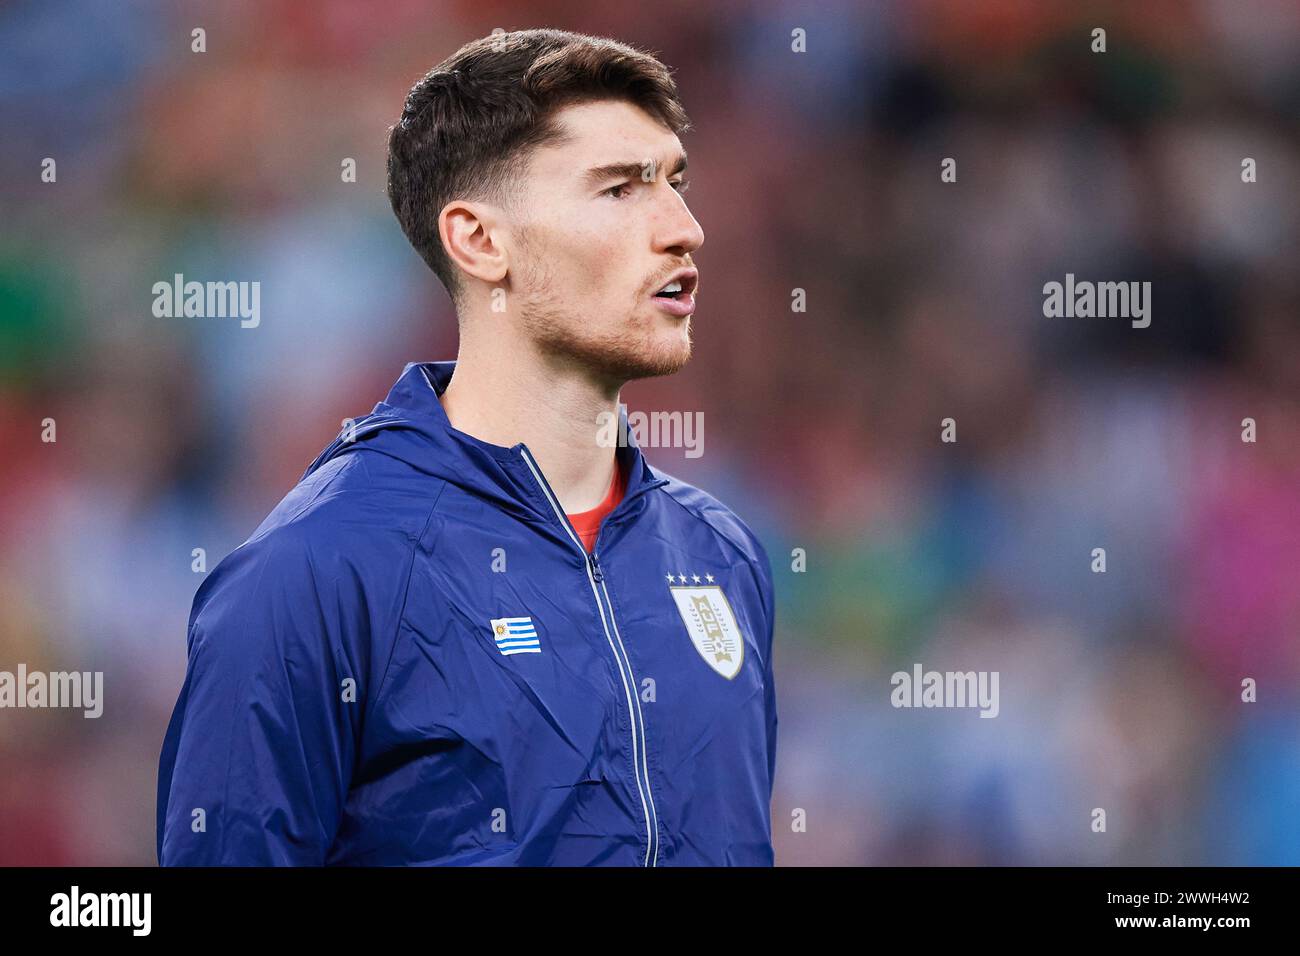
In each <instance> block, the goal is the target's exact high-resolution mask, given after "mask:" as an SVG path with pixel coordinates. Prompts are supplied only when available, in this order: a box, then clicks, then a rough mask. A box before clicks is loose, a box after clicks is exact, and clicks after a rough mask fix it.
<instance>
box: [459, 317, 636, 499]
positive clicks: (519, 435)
mask: <svg viewBox="0 0 1300 956" xmlns="http://www.w3.org/2000/svg"><path fill="white" fill-rule="evenodd" d="M512 345H513V348H508V350H507V351H508V354H503V350H502V349H499V348H497V347H496V346H495V345H491V346H486V345H485V346H480V347H476V346H475V344H474V342H473V341H472V340H471V341H466V340H464V339H462V342H461V347H460V351H459V354H458V355H457V358H456V370H455V372H454V373H453V374H452V377H451V382H450V383H449V384H448V385H447V388H446V389H445V390H444V391H443V393H442V407H443V410H444V411H445V412H446V413H447V419H448V421H450V422H451V426H452V427H453V428H455V429H456V430H457V431H462V432H464V433H465V434H467V435H470V436H472V437H474V438H477V439H478V440H479V441H484V442H487V443H489V444H492V445H502V446H506V447H509V446H510V445H513V444H515V443H516V442H523V443H524V444H525V445H527V446H528V450H529V451H531V452H532V453H533V457H534V458H536V459H537V465H538V467H539V468H541V470H542V474H544V475H545V476H546V481H547V483H548V484H549V485H550V486H551V490H552V491H554V492H555V495H556V497H557V498H558V499H559V502H560V507H561V508H563V509H564V511H565V513H566V514H577V513H578V512H581V511H588V510H590V509H592V508H594V507H596V506H597V505H598V504H600V503H601V501H603V500H604V498H605V495H606V494H607V493H608V492H609V486H610V483H611V482H612V481H613V480H614V468H615V452H616V450H617V449H616V448H613V447H604V446H602V445H600V444H598V443H597V441H596V438H597V434H598V432H599V431H600V423H601V422H602V421H604V420H605V419H603V418H602V417H601V413H602V412H608V413H611V414H613V415H615V416H617V415H618V397H619V388H618V387H617V386H614V385H610V384H601V383H599V382H596V381H594V380H592V379H591V378H590V377H589V376H584V375H582V374H580V373H578V372H576V371H574V370H572V369H567V370H566V369H563V368H555V367H554V366H553V365H552V364H551V363H548V362H547V361H546V360H545V359H544V358H542V357H540V356H537V355H535V354H534V353H533V351H532V350H531V349H530V348H528V347H527V346H525V345H523V344H521V343H512Z"/></svg>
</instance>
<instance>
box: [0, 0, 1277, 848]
mask: <svg viewBox="0 0 1300 956" xmlns="http://www.w3.org/2000/svg"><path fill="white" fill-rule="evenodd" d="M536 26H554V27H561V28H566V29H573V30H578V31H581V32H587V33H593V34H599V35H608V36H612V37H615V38H617V39H620V40H623V41H625V42H629V43H632V44H634V45H637V46H639V47H641V48H643V49H649V50H651V51H654V52H657V53H658V54H659V55H660V56H661V58H662V59H663V60H664V61H665V62H666V63H667V64H669V65H670V66H671V67H673V68H674V69H675V71H676V77H677V80H678V84H679V87H680V90H681V93H682V96H683V99H684V102H685V105H686V107H687V110H688V111H689V113H690V115H691V118H692V120H693V122H694V124H695V129H694V130H693V131H691V132H689V133H688V134H687V135H686V137H685V138H684V141H685V144H686V146H687V148H688V149H689V151H690V155H691V178H692V181H693V185H692V188H691V192H690V193H689V194H688V196H687V198H688V201H689V203H690V205H691V208H692V211H693V212H694V214H695V215H696V217H697V218H698V219H699V221H700V223H701V225H702V226H703V227H704V230H705V233H706V236H707V239H706V242H705V244H704V246H703V247H702V248H701V250H700V251H699V252H698V253H697V254H696V256H695V260H696V262H697V263H698V264H699V266H700V268H701V272H702V276H703V282H702V290H701V296H700V309H699V312H698V313H697V315H696V317H695V320H694V328H695V357H694V358H693V360H692V362H691V364H690V365H689V366H688V368H687V369H686V370H685V371H683V372H682V373H681V374H679V375H678V376H675V377H673V378H671V379H660V380H652V381H644V382H637V383H633V384H630V385H629V386H628V387H627V388H626V389H625V391H624V394H623V400H624V401H625V402H627V403H628V405H629V407H630V408H631V409H634V410H635V409H642V410H647V411H650V410H656V409H666V410H682V411H688V412H692V411H702V412H703V413H704V424H705V429H704V434H705V445H704V448H705V453H704V455H703V457H700V458H689V457H687V456H686V454H685V451H684V450H683V449H673V448H648V449H646V450H647V454H648V455H649V458H650V460H651V461H652V462H653V463H654V464H656V465H657V466H659V467H660V468H662V469H664V470H666V471H668V472H670V473H673V474H676V475H678V476H680V477H682V478H684V479H686V480H688V481H691V482H693V483H695V484H698V485H700V486H701V487H703V488H705V489H707V490H709V491H711V492H712V493H714V494H715V495H717V496H718V497H719V498H721V499H722V500H723V501H725V502H727V503H728V504H729V505H731V506H732V507H733V508H734V509H735V510H736V511H737V512H738V513H740V514H741V515H742V516H743V517H745V518H746V519H747V520H748V521H749V523H750V524H751V525H752V526H753V527H754V528H755V530H756V531H757V532H758V533H759V534H760V536H761V537H762V538H763V540H764V541H765V543H766V544H767V546H768V550H769V552H770V553H771V555H772V557H773V562H774V565H775V572H776V581H777V587H778V604H777V617H778V621H777V651H776V680H777V689H778V700H779V713H780V745H779V753H778V773H777V782H776V793H775V797H774V801H773V830H774V842H775V845H776V851H777V861H778V864H779V865H786V864H814V865H820V864H1074V863H1080V864H1153V865H1164V864H1228V865H1239V864H1291V865H1297V864H1300V812H1298V811H1300V418H1298V416H1297V411H1298V407H1297V403H1298V399H1300V270H1297V262H1298V261H1300V257H1298V256H1297V252H1298V251H1300V248H1298V242H1297V239H1298V237H1300V202H1297V198H1296V197H1297V186H1298V184H1300V123H1298V122H1297V119H1298V117H1300V58H1298V57H1297V56H1296V50H1297V49H1300V5H1297V4H1296V3H1294V2H1288V0H1276V2H1235V0H1233V2H1230V0H1189V2H1143V3H1140V4H1136V3H1123V4H1120V3H1105V4H1096V5H1093V4H1088V3H1069V4H1067V3H1052V2H1047V3H1041V2H1009V0H981V2H979V3H969V2H965V0H948V2H942V0H908V2H902V0H900V2H876V0H857V2H852V3H849V2H838V0H829V2H822V0H818V2H812V0H808V2H802V3H800V2H779V0H773V2H740V0H730V2H719V3H709V4H698V3H691V2H661V3H653V4H640V3H614V4H586V3H577V2H572V3H559V2H556V3H542V2H539V3H519V2H503V0H473V2H468V0H464V2H446V3H425V2H415V0H389V2H384V3H373V4H371V3H361V2H342V0H328V2H317V3H306V2H302V3H299V2H287V0H257V2H253V0H239V2H221V3H210V4H208V3H204V4H198V3H185V2H178V3H172V2H167V3H164V2H162V0H156V2H124V3H112V4H109V3H99V2H93V0H76V2H72V0H44V2H16V3H10V4H7V5H5V7H4V8H3V10H0V136H2V137H3V142H2V145H0V202H2V207H0V222H2V223H3V232H2V234H0V439H2V441H3V445H2V447H0V669H7V670H14V669H15V668H16V665H17V664H18V663H19V662H23V663H26V664H27V666H28V668H29V669H30V670H46V671H51V670H81V671H95V670H100V671H103V672H104V674H105V678H104V680H105V697H106V701H105V707H104V715H103V716H102V717H101V718H99V719H98V720H87V719H84V718H82V716H81V715H80V712H77V711H44V712H42V711H30V710H24V711H14V710H10V711H0V863H3V864H86V865H103V864H138V865H150V864H152V863H154V862H155V844H154V825H155V819H154V811H155V787H156V781H157V764H158V753H159V748H160V745H161V742H162V737H163V733H164V730H165V727H166V723H167V720H168V718H169V716H170V714H171V710H172V707H173V705H174V703H175V700H176V696H177V693H178V692H179V690H180V686H181V682H182V679H183V676H184V671H185V660H186V654H185V634H186V621H187V618H188V614H189V610H190V605H191V601H192V598H193V595H194V592H195V590H196V588H197V587H198V585H199V583H200V581H201V580H202V574H200V573H195V572H194V571H192V570H191V562H192V560H193V558H192V552H193V550H194V549H195V548H203V549H205V551H206V555H207V567H208V568H209V569H211V568H212V567H213V566H215V564H216V562H217V561H218V560H219V559H220V558H221V557H222V556H224V555H225V554H227V553H228V552H229V551H231V550H233V549H234V548H235V547H237V546H238V545H239V544H240V543H241V542H242V541H243V540H244V539H245V538H246V537H247V536H248V535H249V534H250V533H251V532H252V530H253V528H254V527H255V526H256V525H257V524H258V523H259V522H260V520H261V518H262V517H263V516H264V515H265V514H266V513H267V512H268V511H269V510H270V509H271V508H272V507H273V506H274V505H275V503H276V502H277V501H278V500H279V499H280V498H281V497H282V496H283V495H284V494H285V493H286V492H287V491H288V489H289V488H290V487H291V486H292V485H293V484H294V482H295V481H296V480H297V479H298V478H299V477H300V475H301V474H302V471H303V469H304V468H305V467H306V465H307V464H308V463H309V462H310V461H311V460H312V458H313V457H314V456H315V455H316V453H317V452H318V451H319V450H320V449H321V448H322V447H324V446H325V445H326V444H327V443H328V442H329V441H330V440H331V439H332V438H333V437H334V435H335V434H336V433H337V432H338V430H339V428H340V424H341V421H342V419H344V418H345V417H348V416H359V415H363V414H365V413H367V412H369V411H370V409H371V408H372V407H373V405H374V404H375V403H376V402H377V401H379V400H381V399H382V398H383V396H384V394H385V393H386V391H387V389H388V387H389V385H390V384H391V383H392V382H393V381H394V380H395V379H396V378H397V376H398V374H399V373H400V372H401V370H402V367H403V365H404V364H405V363H406V362H408V361H417V360H419V361H427V360H435V359H445V358H454V357H455V351H456V323H455V317H454V314H453V313H452V311H451V308H450V304H449V302H448V301H447V299H446V297H445V294H444V293H443V291H442V289H441V287H440V286H438V285H437V283H436V280H435V279H434V277H433V275H432V273H430V272H429V271H428V270H427V269H426V268H425V267H424V266H423V264H422V263H421V261H420V260H419V258H418V257H417V255H416V254H415V253H414V252H413V251H412V250H411V249H410V248H409V247H408V246H407V244H406V241H405V239H404V238H403V237H402V234H401V232H400V230H399V228H398V226H397V222H396V220H395V219H394V217H393V215H392V213H391V211H390V209H389V207H388V203H387V200H386V198H385V196H384V157H385V137H386V130H387V127H388V126H389V125H390V124H391V123H392V122H393V121H394V120H395V119H396V118H397V116H398V115H399V113H400V108H401V105H402V101H403V99H404V97H405V94H406V91H407V90H408V89H409V87H410V86H411V84H412V83H413V82H414V81H415V80H416V79H417V78H418V77H419V76H420V75H422V74H423V73H424V72H425V71H427V70H428V69H429V68H430V67H432V66H433V65H434V64H436V63H437V62H439V61H440V60H442V59H444V58H445V57H446V56H448V55H450V54H451V53H452V52H454V51H455V50H456V49H457V48H458V47H459V46H460V45H461V44H462V43H464V42H466V41H467V40H469V39H471V38H474V37H477V36H481V35H484V34H487V33H490V32H491V31H492V29H493V28H495V27H501V28H504V29H507V30H509V29H520V28H526V27H536ZM195 27H203V28H204V29H205V30H206V33H207V52H206V53H203V54H196V53H192V52H190V43H191V36H190V31H191V30H192V29H193V28H195ZM1094 27H1103V28H1105V29H1106V31H1107V38H1106V42H1107V51H1106V52H1105V53H1104V54H1098V53H1094V52H1092V51H1091V43H1092V37H1091V31H1092V29H1093V28H1094ZM796 28H802V29H804V30H806V33H807V52H805V53H794V52H792V51H791V43H792V40H791V31H792V30H794V29H796ZM45 157H52V158H54V159H55V160H56V161H57V182H56V183H43V182H42V181H41V178H40V171H41V161H42V160H43V159H44V158H45ZM349 157H350V158H353V159H355V160H356V162H357V170H358V177H357V182H356V183H345V182H343V181H342V180H341V176H340V169H341V167H340V164H341V162H342V161H343V160H344V159H345V158H349ZM945 157H953V158H955V159H956V160H957V172H958V180H957V182H956V183H943V182H941V181H940V175H939V174H940V163H941V160H942V159H943V158H945ZM1245 157H1251V158H1253V159H1254V160H1255V161H1256V163H1257V168H1258V181H1257V182H1255V183H1250V184H1247V183H1243V182H1242V178H1241V162H1242V159H1243V158H1245ZM1067 272H1072V273H1074V274H1075V275H1076V276H1077V277H1078V278H1080V279H1094V280H1105V279H1109V280H1120V281H1129V280H1135V281H1142V280H1148V281H1151V282H1152V322H1151V325H1150V327H1149V328H1146V329H1135V328H1132V327H1131V326H1130V323H1129V322H1128V320H1126V319H1122V318H1112V319H1099V318H1091V319H1087V318H1053V319H1049V318H1045V317H1044V316H1043V312H1042V302H1043V295H1042V286H1043V284H1044V283H1045V282H1049V281H1053V280H1055V281H1062V280H1063V279H1064V276H1065V274H1066V273H1067ZM175 273H183V274H184V275H185V276H186V277H187V278H197V279H201V280H204V279H224V280H257V281H260V282H261V285H262V302H261V305H262V320H261V324H260V326H259V327H258V328H256V329H244V328H241V327H240V325H239V322H238V320H233V319H193V318H191V319H183V318H182V319H159V318H155V317H154V316H153V314H152V311H151V305H152V301H153V295H152V292H151V287H152V285H153V283H155V282H158V281H170V279H171V277H172V276H173V275H174V274H175ZM795 288H800V289H803V290H805V291H806V295H807V310H806V311H805V312H793V311H792V310H791V290H793V289H795ZM47 417H48V418H53V419H55V420H56V422H57V442H55V443H54V444H47V443H43V442H42V441H41V440H40V435H41V422H42V420H43V419H45V418H47ZM1248 417H1249V418H1253V419H1254V420H1255V421H1256V422H1257V428H1258V441H1257V442H1256V443H1253V444H1250V443H1244V442H1243V441H1242V440H1241V433H1242V420H1243V419H1244V418H1248ZM945 418H952V419H954V420H955V421H956V423H957V435H958V441H957V442H956V443H955V444H944V443H942V442H941V441H940V422H941V420H943V419H945ZM1098 547H1104V548H1105V549H1106V554H1107V570H1106V573H1104V574H1097V573H1093V572H1092V570H1091V563H1092V550H1093V549H1094V548H1098ZM794 549H803V552H802V553H804V554H806V560H807V565H806V570H803V571H795V570H792V561H793V558H792V553H793V552H794ZM915 663H920V664H922V665H923V666H924V667H925V668H926V669H936V670H996V671H998V672H999V673H1000V696H1001V701H1000V714H999V716H998V717H997V718H996V719H993V720H987V719H980V718H979V717H978V715H977V713H976V712H975V711H972V710H905V709H895V708H893V707H892V706H891V705H890V691H891V686H890V675H891V674H892V673H893V672H895V671H898V670H906V671H910V670H911V668H912V666H913V664H915ZM1245 678H1253V679H1254V680H1255V681H1257V682H1258V701H1257V702H1255V703H1243V702H1242V700H1241V685H1242V681H1243V679H1245ZM652 743H653V742H652ZM1097 807H1100V808H1104V809H1105V810H1106V812H1107V831H1106V832H1105V833H1095V832H1093V831H1092V829H1091V827H1090V824H1091V822H1092V817H1091V815H1090V814H1091V811H1092V810H1093V808H1097ZM800 813H802V815H803V816H804V819H806V832H794V831H793V830H792V826H791V821H792V819H794V818H795V817H798V816H799V815H800Z"/></svg>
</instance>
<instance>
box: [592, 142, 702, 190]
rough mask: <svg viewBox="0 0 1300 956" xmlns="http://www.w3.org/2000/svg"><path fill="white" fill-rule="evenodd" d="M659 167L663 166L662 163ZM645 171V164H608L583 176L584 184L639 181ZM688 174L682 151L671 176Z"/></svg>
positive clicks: (597, 167)
mask: <svg viewBox="0 0 1300 956" xmlns="http://www.w3.org/2000/svg"><path fill="white" fill-rule="evenodd" d="M659 165H663V164H662V163H660V164H659ZM643 169H645V163H644V162H641V163H632V162H625V163H607V164H605V165H604V166H593V167H592V168H591V169H589V170H587V171H586V173H584V174H583V177H582V179H583V182H585V183H586V184H587V185H589V186H598V185H600V184H601V183H603V182H606V181H608V180H611V179H638V178H640V176H641V171H642V170H643ZM684 172H686V151H685V150H682V153H681V155H680V156H678V157H677V162H676V163H675V164H674V165H673V168H672V172H670V173H669V174H668V175H669V176H676V175H678V174H679V173H684Z"/></svg>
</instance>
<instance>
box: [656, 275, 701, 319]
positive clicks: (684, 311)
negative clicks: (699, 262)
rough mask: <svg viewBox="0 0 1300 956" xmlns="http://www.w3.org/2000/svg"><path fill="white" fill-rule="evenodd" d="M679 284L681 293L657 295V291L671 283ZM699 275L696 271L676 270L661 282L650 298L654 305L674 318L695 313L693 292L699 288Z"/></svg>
mask: <svg viewBox="0 0 1300 956" xmlns="http://www.w3.org/2000/svg"><path fill="white" fill-rule="evenodd" d="M674 282H677V283H680V284H681V291H680V292H676V293H673V294H672V295H659V294H657V293H658V291H659V289H663V288H666V287H667V286H669V285H671V284H672V283H674ZM699 283H700V273H699V271H698V270H696V269H692V268H685V269H678V270H677V271H676V272H674V273H673V274H672V275H670V276H669V277H668V278H667V279H666V280H664V282H662V283H661V284H660V285H659V286H658V289H656V290H655V292H654V293H651V295H650V298H652V299H654V301H655V304H657V305H658V306H659V307H660V308H662V309H663V310H664V311H665V312H668V313H670V314H672V315H676V316H679V317H681V316H687V315H690V314H691V313H692V312H694V311H695V290H696V288H698V287H699Z"/></svg>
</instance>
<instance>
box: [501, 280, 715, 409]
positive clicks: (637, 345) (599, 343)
mask: <svg viewBox="0 0 1300 956" xmlns="http://www.w3.org/2000/svg"><path fill="white" fill-rule="evenodd" d="M524 275H525V281H524V282H523V283H522V285H523V289H522V290H521V291H522V295H521V299H522V301H521V302H520V310H519V314H520V320H521V324H522V326H523V329H524V331H525V333H526V334H527V335H528V337H529V339H530V340H531V341H532V343H533V346H534V348H536V349H537V350H538V352H539V353H540V354H541V355H542V356H543V357H544V358H546V359H547V360H548V361H551V362H554V363H555V364H557V365H558V366H560V367H569V368H575V369H581V370H583V371H585V372H587V373H588V374H590V375H593V376H595V377H598V378H600V379H602V380H604V381H607V382H610V383H617V384H622V383H623V382H630V381H632V380H634V379H639V378H655V377H658V376H661V375H672V374H673V373H675V372H677V371H679V370H680V369H681V368H682V367H683V366H685V365H686V363H687V362H688V361H690V358H691V348H692V342H691V328H690V321H691V318H690V316H687V317H685V318H684V319H682V320H681V321H683V322H685V323H686V340H685V342H682V341H681V340H680V339H677V338H675V337H674V339H673V341H671V342H659V341H656V339H655V336H654V333H653V332H652V331H651V326H650V324H649V322H650V320H647V319H643V318H641V317H640V316H639V315H638V314H637V309H638V305H639V303H637V302H636V301H634V302H633V303H632V304H631V306H630V308H629V311H628V313H627V314H626V316H625V317H624V318H623V320H622V321H621V322H620V323H618V324H617V325H616V326H614V327H613V328H606V329H601V330H599V331H595V332H593V331H591V330H590V329H589V327H588V322H587V321H586V318H585V317H584V316H577V315H571V314H569V313H567V312H565V311H564V310H563V309H562V308H561V307H560V306H559V303H560V301H561V296H560V293H559V290H558V289H557V288H556V285H555V283H554V281H553V279H552V276H551V275H550V272H549V271H548V270H547V269H546V267H545V263H544V261H542V260H541V259H540V258H538V257H532V256H530V257H529V261H528V264H527V266H526V268H525V270H524ZM642 311H643V310H642Z"/></svg>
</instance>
